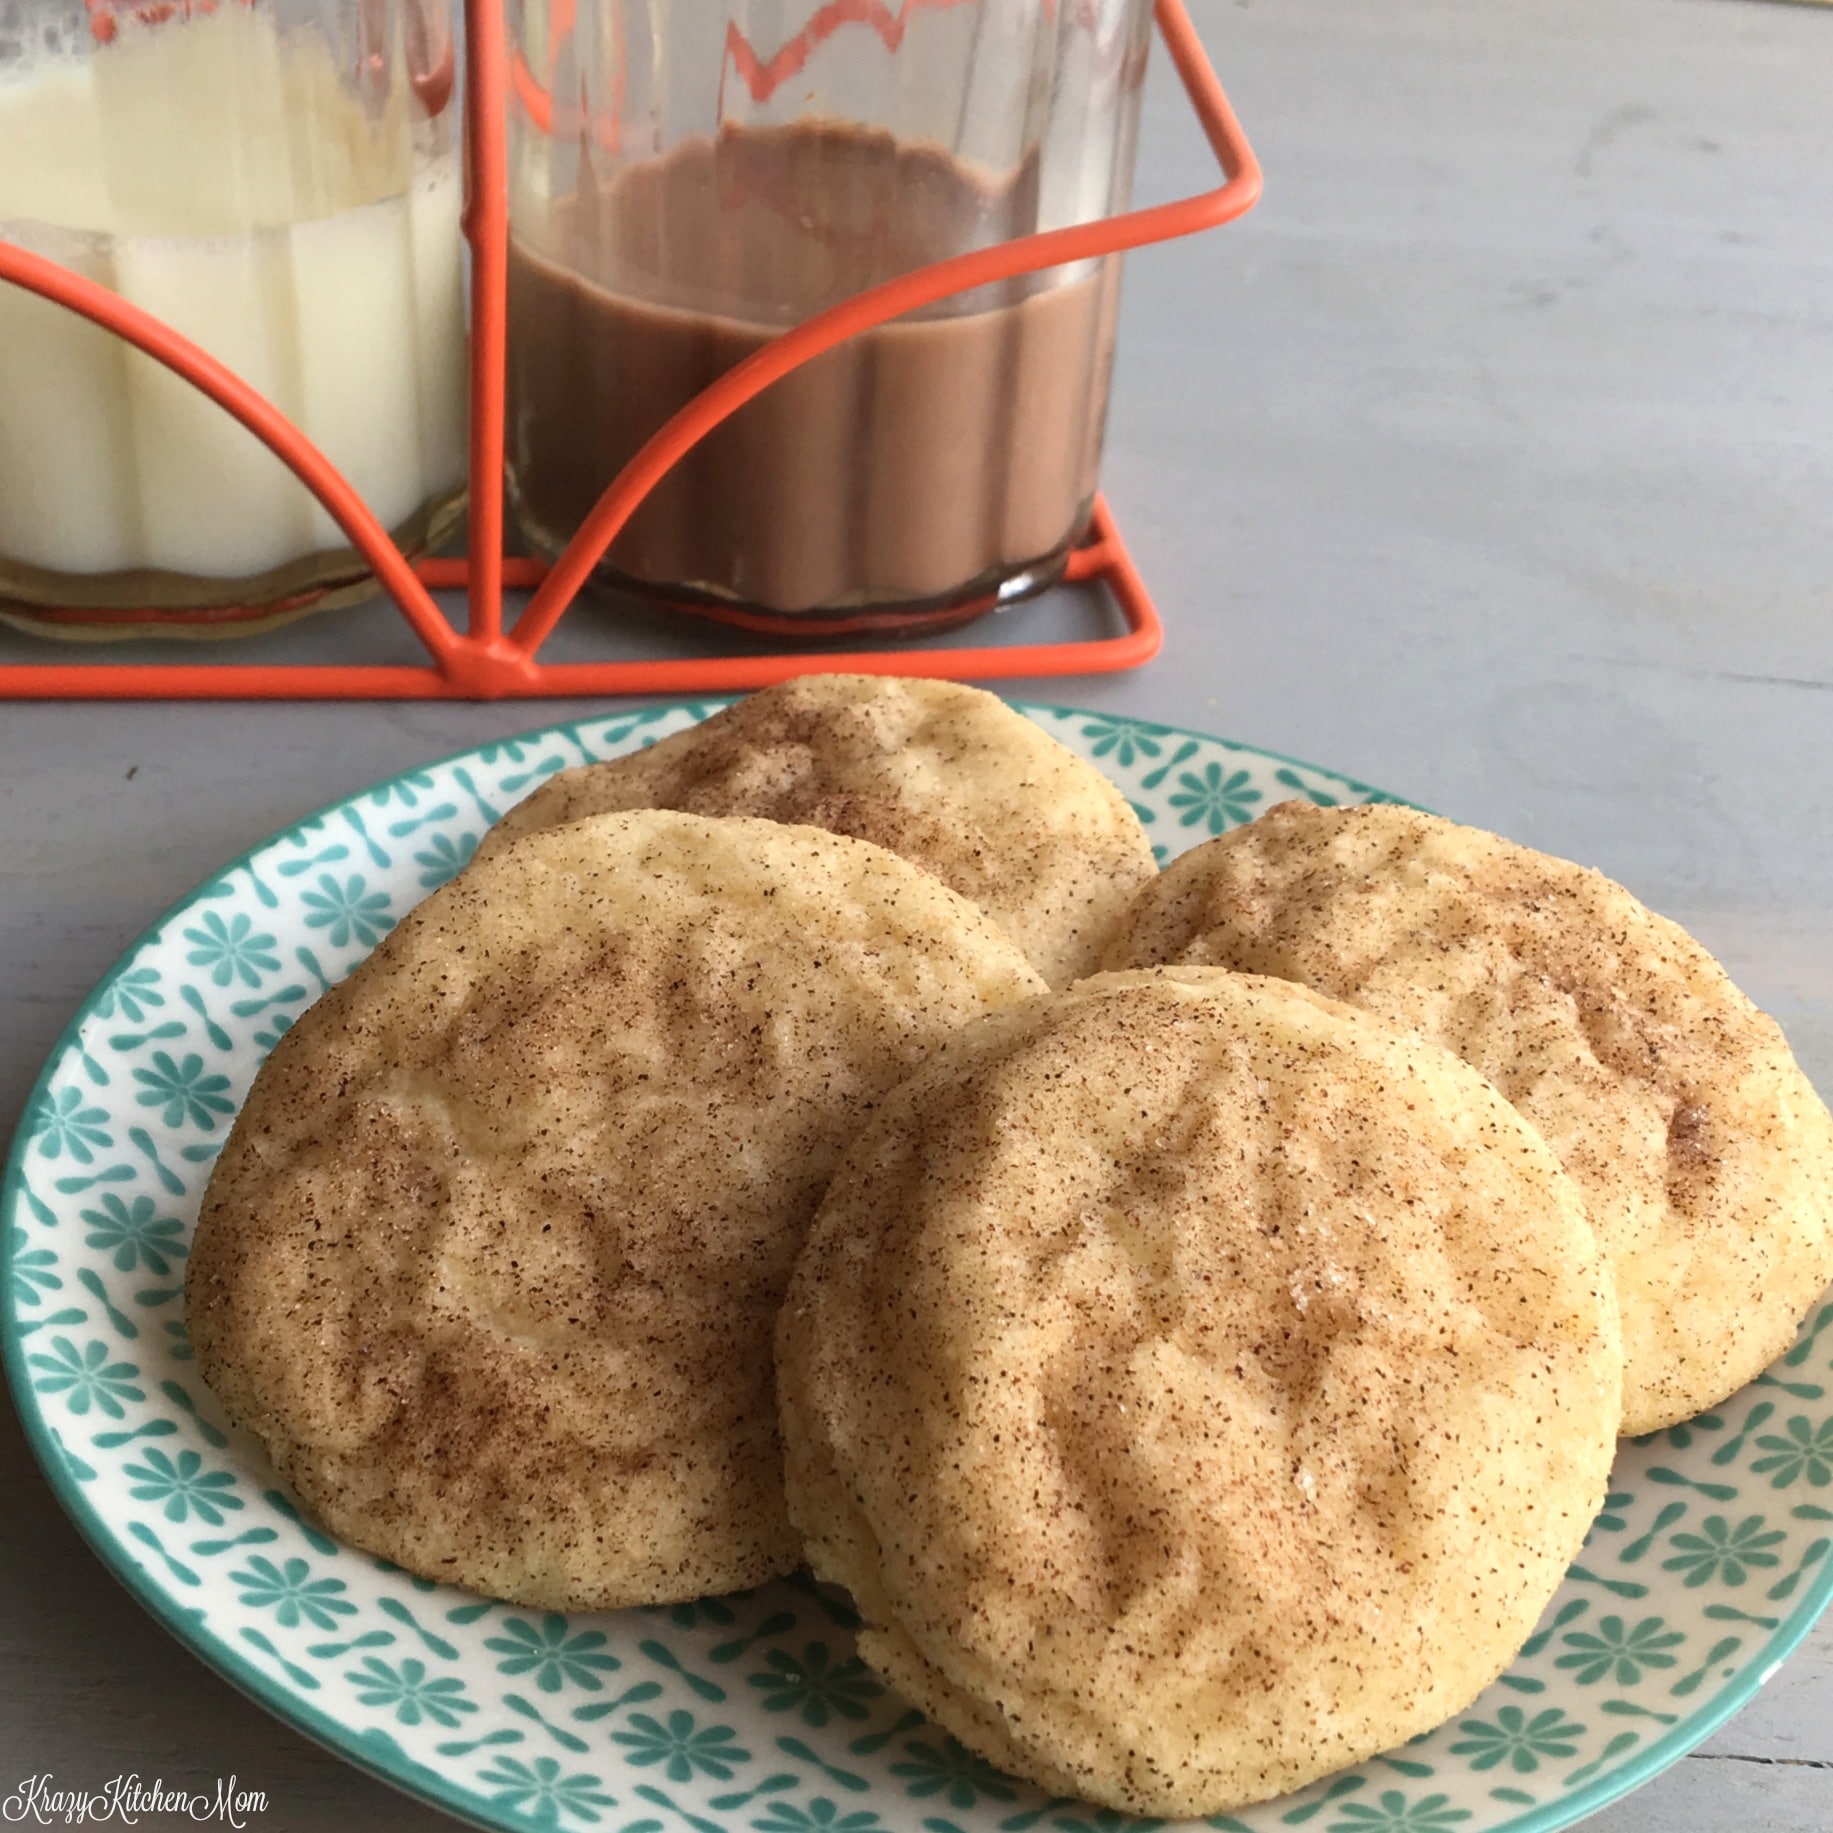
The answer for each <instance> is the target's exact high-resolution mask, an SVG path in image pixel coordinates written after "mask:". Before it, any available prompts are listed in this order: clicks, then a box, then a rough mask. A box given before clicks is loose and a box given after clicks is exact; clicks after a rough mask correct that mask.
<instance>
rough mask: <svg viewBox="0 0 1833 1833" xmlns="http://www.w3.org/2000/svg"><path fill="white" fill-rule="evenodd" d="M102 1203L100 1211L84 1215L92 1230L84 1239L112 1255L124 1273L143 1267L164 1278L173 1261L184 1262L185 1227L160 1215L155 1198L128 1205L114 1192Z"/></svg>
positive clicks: (139, 1198)
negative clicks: (183, 1239) (181, 1237)
mask: <svg viewBox="0 0 1833 1833" xmlns="http://www.w3.org/2000/svg"><path fill="white" fill-rule="evenodd" d="M98 1200H99V1202H100V1205H101V1207H100V1208H98V1209H85V1210H82V1211H81V1212H80V1213H81V1215H82V1218H83V1220H84V1221H85V1222H87V1223H88V1224H89V1228H90V1232H89V1234H88V1235H86V1236H85V1237H84V1239H85V1240H86V1241H87V1242H88V1244H89V1246H91V1247H99V1248H103V1249H105V1250H106V1251H107V1252H109V1253H110V1254H111V1255H112V1256H113V1258H114V1263H115V1265H116V1266H117V1267H118V1268H119V1269H120V1270H121V1271H122V1272H123V1273H131V1272H132V1271H133V1270H134V1268H135V1267H139V1266H143V1267H145V1268H146V1270H147V1271H148V1272H149V1273H157V1274H158V1275H159V1276H160V1277H161V1278H164V1277H165V1275H166V1274H167V1273H169V1272H171V1270H172V1262H173V1261H175V1260H182V1259H184V1257H185V1244H184V1242H183V1241H181V1240H180V1239H179V1237H180V1236H181V1235H182V1234H183V1233H184V1232H185V1225H184V1224H183V1223H182V1222H181V1221H179V1219H178V1218H177V1217H176V1216H162V1215H160V1214H159V1206H158V1205H157V1204H156V1203H155V1202H154V1201H153V1199H152V1198H151V1197H147V1196H139V1197H135V1198H134V1200H133V1201H132V1202H131V1203H128V1202H125V1201H123V1200H122V1199H121V1198H120V1197H118V1196H116V1195H115V1194H114V1192H113V1191H110V1192H108V1194H107V1195H105V1196H103V1197H101V1198H100V1199H98Z"/></svg>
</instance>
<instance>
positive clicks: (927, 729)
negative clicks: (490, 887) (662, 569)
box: [480, 675, 1156, 986]
mask: <svg viewBox="0 0 1833 1833" xmlns="http://www.w3.org/2000/svg"><path fill="white" fill-rule="evenodd" d="M628 808H678V809H685V810H686V811H688V812H689V813H691V814H698V815H756V816H762V817H764V818H765V819H767V820H771V821H790V822H801V823H805V824H806V825H807V826H810V827H823V828H827V829H829V830H830V831H831V832H833V833H837V834H851V835H854V836H856V837H857V838H859V839H861V840H871V841H874V842H876V843H877V844H878V845H879V846H883V847H888V848H889V849H890V850H891V851H892V852H894V853H897V854H900V855H902V857H904V858H905V859H908V860H911V861H913V862H914V863H915V864H917V865H920V866H922V867H923V868H924V869H925V870H927V871H929V872H933V873H934V874H935V876H936V877H937V878H939V879H941V880H942V882H943V883H944V884H946V885H950V886H952V887H953V888H954V889H955V890H957V891H959V892H960V893H961V895H962V896H963V897H966V898H970V899H971V900H972V901H973V902H974V903H976V904H978V905H980V907H981V908H982V909H983V910H985V911H986V912H988V914H989V915H991V916H992V917H994V918H995V919H996V920H997V921H998V922H999V923H1000V924H1002V925H1003V926H1004V927H1005V928H1006V929H1007V930H1008V931H1009V932H1010V933H1011V935H1012V936H1013V937H1014V939H1015V940H1016V941H1017V942H1018V945H1019V947H1021V948H1022V949H1023V950H1024V951H1025V953H1026V954H1027V955H1028V956H1029V957H1030V959H1031V963H1032V965H1033V966H1034V967H1035V968H1036V969H1037V971H1038V972H1039V973H1040V974H1042V975H1043V976H1044V978H1045V979H1046V980H1047V981H1049V982H1050V984H1051V985H1052V986H1062V985H1066V984H1067V983H1068V982H1069V981H1072V980H1074V979H1076V978H1078V977H1079V976H1080V975H1082V974H1086V973H1090V972H1092V971H1093V969H1094V967H1095V966H1096V964H1097V962H1098V961H1099V960H1100V957H1101V950H1102V947H1103V945H1104V944H1105V943H1106V941H1107V937H1108V934H1109V932H1110V930H1111V929H1112V928H1113V925H1114V921H1115V919H1116V918H1117V917H1118V916H1119V915H1120V912H1121V911H1122V910H1123V909H1124V908H1125V906H1126V903H1127V900H1128V899H1129V898H1130V897H1131V896H1132V895H1133V893H1134V892H1135V891H1137V890H1138V889H1139V887H1140V886H1141V885H1143V884H1144V883H1145V882H1146V881H1147V880H1148V879H1149V878H1151V876H1152V874H1153V872H1154V871H1155V870H1156V867H1155V865H1154V863H1153V859H1152V847H1151V843H1150V842H1149V841H1148V840H1147V839H1146V836H1145V830H1144V829H1143V828H1142V827H1141V826H1140V824H1139V819H1138V817H1137V816H1136V815H1135V814H1134V813H1133V811H1132V809H1131V808H1130V807H1129V806H1128V805H1127V800H1126V798H1125V797H1124V796H1123V795H1122V794H1121V793H1120V791H1119V790H1118V789H1116V788H1115V787H1114V786H1113V784H1111V783H1110V782H1108V780H1107V779H1106V778H1105V777H1104V776H1102V775H1101V773H1100V772H1099V771H1098V770H1096V769H1095V768H1094V767H1093V766H1092V765H1090V764H1086V763H1084V762H1083V761H1082V759H1080V758H1079V757H1077V756H1076V755H1075V753H1074V752H1072V751H1070V750H1068V749H1066V748H1065V747H1064V746H1062V745H1060V744H1058V743H1057V741H1056V740H1055V739H1054V738H1052V737H1050V736H1049V734H1048V733H1046V732H1045V731H1044V730H1043V729H1042V728H1041V727H1039V726H1038V725H1036V724H1035V723H1034V722H1033V721H1031V720H1029V719H1027V718H1026V717H1025V716H1024V715H1023V714H1022V713H1018V712H1015V711H1014V710H1013V709H1012V708H1011V707H1009V706H1007V705H1006V704H1005V702H1004V701H1003V700H1000V699H998V698H997V697H996V696H994V695H992V694H988V693H984V692H982V691H981V690H980V689H979V688H973V687H963V686H962V685H961V684H960V683H958V682H953V681H918V680H901V679H897V678H894V677H891V676H885V675H810V676H807V677H804V678H803V679H801V680H797V681H789V682H785V683H784V684H783V685H781V686H779V687H772V688H766V689H765V690H764V691H763V692H762V693H758V694H753V695H751V696H750V698H749V699H746V700H741V701H739V702H738V703H737V704H736V705H734V706H730V707H728V708H726V709H725V711H724V712H721V713H716V714H715V715H714V716H713V717H712V718H711V719H709V720H707V721H706V722H705V723H704V724H702V725H698V726H694V727H692V728H691V729H690V730H688V731H685V732H677V733H675V734H673V735H672V736H670V737H668V738H665V739H662V740H661V741H660V742H659V743H657V744H655V745H652V746H651V747H650V748H649V749H648V750H646V751H639V752H636V753H634V754H633V755H631V756H629V757H620V758H614V759H612V760H611V761H610V762H608V763H602V764H587V765H585V766H583V767H581V768H579V769H577V770H569V771H565V772H563V773H562V774H561V775H559V776H557V777H555V778H553V779H552V780H551V781H550V782H548V783H546V784H544V785H543V786H542V787H541V788H540V789H538V790H537V791H536V792H535V793H534V794H533V795H532V796H530V797H529V798H528V799H527V800H526V801H525V802H522V803H520V804H519V805H518V806H517V807H515V808H513V809H511V810H510V811H509V813H508V814H506V815H505V816H504V817H503V819H502V820H501V821H500V822H499V823H498V824H497V826H496V827H495V828H494V829H492V831H491V832H490V833H489V834H487V835H486V836H485V838H484V842H483V846H482V848H481V849H480V850H481V851H482V852H484V853H486V854H487V853H489V852H490V851H491V850H492V849H494V848H495V847H497V846H500V845H503V844H505V843H506V842H507V841H509V840H511V839H513V838H515V836H517V835H518V834H525V833H529V832H532V831H533V830H534V829H537V828H543V827H552V826H554V825H556V824H557V823H559V822H563V821H573V820H577V819H578V818H579V817H580V816H581V815H595V814H602V813H604V812H605V811H607V810H609V809H628Z"/></svg>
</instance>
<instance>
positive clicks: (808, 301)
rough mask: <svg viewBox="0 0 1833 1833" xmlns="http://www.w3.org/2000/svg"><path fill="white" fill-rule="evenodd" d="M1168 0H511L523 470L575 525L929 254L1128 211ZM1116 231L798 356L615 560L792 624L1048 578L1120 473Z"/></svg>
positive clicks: (958, 603)
mask: <svg viewBox="0 0 1833 1833" xmlns="http://www.w3.org/2000/svg"><path fill="white" fill-rule="evenodd" d="M1150 23H1151V10H1150V5H1149V0H902V4H901V5H897V4H889V3H887V4H871V5H865V6H847V7H837V6H834V5H828V4H824V5H821V6H818V7H816V6H813V5H811V0H691V3H690V0H673V3H671V0H643V3H641V4H638V3H636V0H511V9H510V34H511V53H512V64H513V81H512V100H511V108H510V221H511V246H510V291H509V404H508V407H509V484H510V491H511V501H512V504H513V506H514V509H515V512H516V515H517V518H518V520H519V522H520V525H521V527H522V530H523V532H524V534H525V536H526V538H527V539H528V540H529V542H530V543H531V545H532V546H533V547H534V548H535V549H536V550H537V551H539V552H542V553H544V554H546V555H548V556H550V557H551V556H552V555H553V554H554V553H556V552H557V551H558V550H559V549H560V547H562V546H563V545H564V544H565V542H566V541H567V539H568V538H569V537H570V536H571V535H572V534H573V532H574V531H575V530H576V529H577V528H578V526H579V524H580V522H581V521H582V520H583V519H584V517H585V515H586V514H587V512H588V511H589V510H590V509H591V507H592V505H593V503H594V502H595V501H596V500H597V498H598V496H599V495H600V493H601V492H602V491H603V489H604V487H605V485H606V484H608V483H609V482H610V481H611V479H612V477H613V476H614V475H615V474H616V473H617V471H618V470H619V469H620V468H621V466H622V465H623V464H624V462H625V461H626V460H627V459H629V458H630V457H631V455H632V454H633V453H634V452H635V451H636V450H637V449H638V447H639V446H640V445H641V444H642V443H643V441H644V440H645V439H647V438H648V437H649V435H650V434H652V433H653V432H654V431H655V430H656V428H657V427H659V426H660V425H661V424H662V422H663V421H664V420H665V419H667V418H668V416H669V415H670V414H672V413H673V412H674V411H675V410H676V409H677V408H679V407H681V406H682V405H684V404H685V403H686V402H687V401H688V400H689V399H690V398H691V397H692V396H693V395H694V394H695V393H697V392H698V391H699V390H700V389H701V388H703V387H705V386H706V384H707V383H708V382H710V381H712V380H713V379H714V378H716V377H717V376H718V375H719V374H721V373H723V372H724V371H725V370H726V369H728V368H730V367H731V366H732V365H733V364H735V363H736V362H738V361H739V360H740V359H742V358H743V357H744V356H745V355H747V354H748V353H749V352H751V351H752V350H755V349H756V348H758V347H759V345H761V344H762V343H763V342H765V341H766V340H767V339H769V338H771V337H773V336H775V335H777V334H778V333H780V332H782V331H783V330H786V329H787V328H789V327H790V326H792V325H794V324H796V323H798V322H799V321H801V320H803V319H806V318H807V317H809V316H810V315H812V314H813V313H815V312H817V311H820V310H821V309H823V308H825V307H827V306H831V305H833V304H835V303H837V302H838V301H839V300H841V299H843V298H845V297H847V296H848V295H850V294H852V293H855V292H857V291H859V290H860V289H862V288H864V287H866V286H869V285H872V284H874V283H876V282H879V281H882V280H886V279H889V278H892V277H893V276H895V275H897V274H900V273H905V272H908V271H909V270H910V269H912V268H915V267H918V266H922V265H925V264H927V263H929V262H932V261H936V260H940V259H942V258H944V257H945V256H949V255H953V254H957V253H961V252H964V251H966V250H970V249H976V248H983V247H986V246H989V245H991V244H993V243H997V242H1001V241H1005V240H1008V239H1010V238H1012V237H1014V236H1018V235H1023V234H1026V233H1029V232H1031V231H1033V230H1039V229H1054V228H1059V227H1063V226H1066V225H1069V224H1074V223H1081V222H1087V221H1090V220H1093V219H1095V218H1098V217H1101V216H1105V215H1108V214H1110V213H1112V212H1114V211H1117V210H1120V209H1124V208H1125V207H1126V205H1127V202H1128V196H1129V192H1130V189H1131V182H1132V165H1133V147H1134V142H1135V138H1136V133H1137V125H1138V111H1139V98H1140V88H1141V84H1142V81H1143V77H1144V71H1145V60H1146V50H1147V44H1148V40H1149V31H1150ZM1119 277H1120V276H1119V261H1118V258H1117V257H1116V258H1113V259H1110V260H1107V261H1102V262H1088V263H1083V264H1081V265H1079V266H1076V267H1071V268H1060V269H1056V270H1052V271H1050V272H1047V273H1044V274H1040V275H1035V276H1029V277H1026V278H1024V279H1020V280H1015V281H1011V282H1007V283H1002V284H1001V285H999V286H997V287H986V288H982V289H980V290H979V291H978V292H977V293H974V294H969V295H965V296H962V297H959V298H955V299H951V300H948V301H945V302H944V303H943V304H941V305H939V306H936V307H932V308H930V309H928V310H926V311H923V312H921V313H916V314H912V315H910V316H908V317H906V318H904V319H901V320H899V321H897V322H895V323H893V324H891V325H888V326H885V327H883V328H881V329H879V330H876V331H872V332H868V333H866V334H864V335H863V336H861V337H859V338H857V339H855V340H853V341H852V342H851V343H849V344H847V345H845V346H843V347H842V348H840V349H837V350H835V351H833V352H831V353H829V354H827V355H825V356H822V357H820V358H818V359H816V360H815V361H814V362H813V363H811V364H810V365H808V367H807V368H805V369H803V370H801V371H798V372H797V373H795V374H793V375H792V376H790V377H788V378H787V379H786V380H784V381H782V382H779V383H777V384H776V385H775V386H774V387H773V388H771V389H770V390H768V391H767V392H766V393H765V394H764V395H762V396H761V397H759V398H758V399H757V400H756V401H754V402H752V403H750V404H749V405H748V406H746V407H745V408H743V409H741V410H740V411H739V413H738V414H737V415H736V416H734V418H733V419H732V420H731V421H729V422H728V423H726V424H725V425H724V426H722V427H720V428H719V429H717V430H716V431H715V432H714V433H713V434H711V435H710V436H709V437H708V438H707V439H706V440H705V441H704V442H702V444H701V445H700V446H699V447H698V448H697V449H696V450H695V451H694V452H693V453H692V454H690V455H689V457H688V458H687V459H686V460H684V461H683V463H682V464H680V465H679V466H678V467H677V468H676V469H675V471H674V472H673V473H672V474H671V475H670V476H669V477H668V478H667V479H666V480H665V481H664V483H663V484H662V485H661V486H660V487H659V488H658V489H657V490H656V492H655V493H654V494H653V496H652V497H651V498H649V499H648V500H647V501H646V502H645V504H644V505H643V507H642V508H641V509H640V510H639V511H638V512H637V514H636V516H635V517H634V518H633V519H632V521H631V522H630V524H629V525H628V526H627V527H626V529H625V530H624V532H623V533H622V535H620V537H619V538H618V539H617V541H616V542H614V543H613V545H612V547H611V550H610V552H609V554H608V555H607V558H606V563H605V566H604V569H603V572H604V575H605V577H607V578H608V579H609V580H610V581H612V582H614V583H616V584H619V585H622V586H625V587H631V588H635V589H636V590H638V591H639V592H642V593H644V594H646V595H648V596H650V597H652V598H659V599H662V600H665V601H668V602H671V603H674V604H678V605H683V606H686V607H689V608H697V609H701V610H705V611H712V612H714V613H715V614H719V615H725V616H728V617H736V618H737V619H738V620H739V621H742V622H746V623H752V624H760V625H762V626H764V627H766V628H770V629H772V630H774V631H777V632H779V633H787V634H791V635H794V634H796V633H797V632H798V631H803V632H805V633H808V634H817V633H822V632H826V631H831V630H833V629H834V628H835V627H836V625H837V624H839V625H841V626H844V625H847V624H856V625H868V626H878V627H884V628H891V629H917V628H922V627H924V626H927V625H931V624H936V623H942V622H953V621H958V620H959V619H961V618H962V617H964V616H969V615H973V614H974V613H976V612H977V611H979V610H983V609H985V608H987V607H988V606H989V605H991V604H994V603H998V602H1000V601H1002V600H1004V599H1007V598H1010V597H1014V596H1018V595H1021V594H1023V593H1025V592H1028V591H1031V590H1034V589H1036V588H1037V587H1039V586H1041V585H1044V584H1048V583H1049V582H1050V581H1052V580H1053V579H1055V578H1056V577H1057V576H1058V575H1059V574H1060V573H1061V570H1062V567H1063V565H1064V562H1065V560H1066V559H1067V557H1068V554H1069V553H1070V551H1071V549H1072V548H1073V547H1074V545H1075V543H1076V542H1077V541H1078V540H1079V539H1080V537H1081V535H1082V533H1083V532H1084V530H1085V528H1086V526H1087V521H1088V517H1089V513H1090V509H1091V505H1092V501H1093V497H1094V492H1095V477H1096V468H1097V464H1098V461H1099V455H1100V448H1101V440H1102V432H1103V424H1104V420H1105V415H1106V404H1107V385H1108V375H1109V370H1110V366H1111V361H1112V355H1113V339H1114V321H1115V311H1116V306H1117V302H1118V291H1119Z"/></svg>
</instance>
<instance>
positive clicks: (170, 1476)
mask: <svg viewBox="0 0 1833 1833" xmlns="http://www.w3.org/2000/svg"><path fill="white" fill-rule="evenodd" d="M125 1474H126V1476H127V1477H128V1479H129V1481H130V1482H131V1483H132V1484H133V1487H132V1488H131V1489H129V1491H128V1492H127V1493H128V1494H129V1495H130V1496H132V1497H133V1498H134V1499H135V1500H136V1501H139V1502H157V1503H159V1504H160V1505H161V1506H160V1511H159V1512H160V1513H161V1514H162V1515H164V1516H165V1518H166V1519H167V1520H168V1521H188V1520H190V1518H191V1517H192V1516H193V1515H195V1516H196V1517H197V1518H198V1520H199V1521H201V1522H202V1523H203V1524H204V1526H205V1527H221V1526H222V1525H223V1516H224V1514H225V1513H232V1512H234V1511H235V1510H236V1509H239V1508H240V1507H241V1506H242V1498H241V1497H240V1496H238V1495H236V1494H235V1493H234V1490H235V1478H234V1476H233V1475H231V1473H230V1472H229V1471H227V1470H206V1469H205V1468H204V1460H203V1458H202V1457H201V1456H200V1455H199V1454H198V1453H197V1452H195V1451H181V1452H179V1454H178V1456H177V1458H176V1459H173V1458H169V1457H167V1456H166V1454H165V1453H164V1452H163V1451H159V1450H154V1449H151V1448H149V1449H147V1450H145V1451H143V1452H141V1454H140V1462H139V1463H137V1464H129V1465H128V1466H127V1467H126V1471H125Z"/></svg>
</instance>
